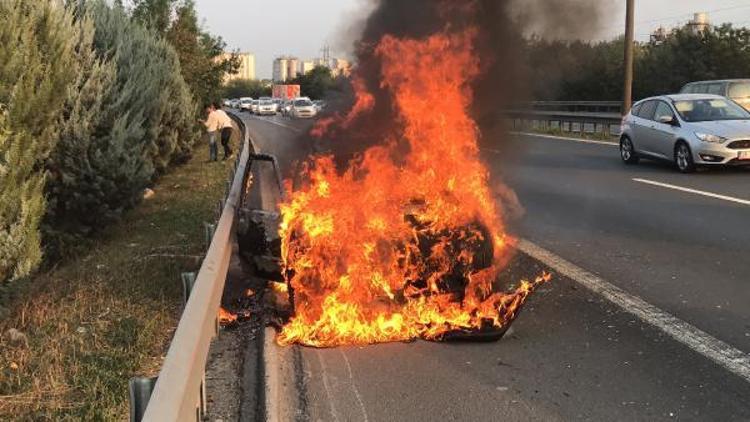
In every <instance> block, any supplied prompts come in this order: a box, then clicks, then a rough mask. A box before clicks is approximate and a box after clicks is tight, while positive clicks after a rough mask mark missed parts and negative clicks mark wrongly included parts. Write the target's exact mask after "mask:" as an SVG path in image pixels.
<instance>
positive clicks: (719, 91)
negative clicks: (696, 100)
mask: <svg viewBox="0 0 750 422" xmlns="http://www.w3.org/2000/svg"><path fill="white" fill-rule="evenodd" d="M705 93H706V94H713V95H724V85H723V84H708V85H706V92H705Z"/></svg>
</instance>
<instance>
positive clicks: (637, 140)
mask: <svg viewBox="0 0 750 422" xmlns="http://www.w3.org/2000/svg"><path fill="white" fill-rule="evenodd" d="M622 123H623V130H622V136H621V137H620V156H621V158H622V160H623V161H624V162H625V163H627V164H635V163H638V160H639V159H640V158H653V159H660V160H668V161H671V162H673V163H674V164H675V166H676V167H677V169H678V170H680V171H681V172H683V173H690V172H693V171H695V169H696V166H716V165H750V112H748V111H747V110H745V109H744V108H742V107H741V106H740V105H739V104H737V103H735V102H734V101H732V100H729V99H727V98H725V97H723V96H719V95H708V94H677V95H665V96H660V97H652V98H647V99H645V100H642V101H639V102H637V103H636V104H635V105H634V106H633V108H632V109H631V110H630V112H629V113H628V115H627V116H625V117H624V118H623V122H622Z"/></svg>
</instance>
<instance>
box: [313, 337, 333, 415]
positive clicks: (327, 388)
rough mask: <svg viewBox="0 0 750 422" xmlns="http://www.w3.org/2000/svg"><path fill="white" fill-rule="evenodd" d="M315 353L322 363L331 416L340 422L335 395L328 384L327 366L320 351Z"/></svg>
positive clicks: (324, 385)
mask: <svg viewBox="0 0 750 422" xmlns="http://www.w3.org/2000/svg"><path fill="white" fill-rule="evenodd" d="M315 353H316V354H317V355H318V361H319V362H320V369H322V371H321V372H323V387H324V388H325V390H326V396H328V404H329V406H330V409H331V416H333V420H335V421H337V422H338V420H339V416H338V412H336V405H335V404H334V398H333V393H331V387H330V385H329V384H328V375H327V374H326V364H325V363H324V362H323V357H322V356H321V353H320V350H316V351H315Z"/></svg>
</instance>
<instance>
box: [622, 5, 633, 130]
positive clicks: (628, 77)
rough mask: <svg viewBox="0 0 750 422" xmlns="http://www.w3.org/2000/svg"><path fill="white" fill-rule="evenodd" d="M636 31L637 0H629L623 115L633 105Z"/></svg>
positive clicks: (626, 25)
mask: <svg viewBox="0 0 750 422" xmlns="http://www.w3.org/2000/svg"><path fill="white" fill-rule="evenodd" d="M634 32H635V0H627V11H626V12H625V89H624V95H623V100H622V115H623V116H624V115H626V114H628V112H629V111H630V107H631V106H632V105H633V42H634V39H633V38H634V34H633V33H634Z"/></svg>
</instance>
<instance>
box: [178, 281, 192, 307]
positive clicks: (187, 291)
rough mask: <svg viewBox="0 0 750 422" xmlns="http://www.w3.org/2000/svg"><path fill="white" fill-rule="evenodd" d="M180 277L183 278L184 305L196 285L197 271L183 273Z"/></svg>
mask: <svg viewBox="0 0 750 422" xmlns="http://www.w3.org/2000/svg"><path fill="white" fill-rule="evenodd" d="M180 279H181V280H182V306H185V305H187V301H188V299H190V292H192V291H193V286H195V273H182V274H180Z"/></svg>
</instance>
